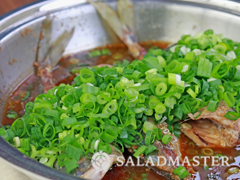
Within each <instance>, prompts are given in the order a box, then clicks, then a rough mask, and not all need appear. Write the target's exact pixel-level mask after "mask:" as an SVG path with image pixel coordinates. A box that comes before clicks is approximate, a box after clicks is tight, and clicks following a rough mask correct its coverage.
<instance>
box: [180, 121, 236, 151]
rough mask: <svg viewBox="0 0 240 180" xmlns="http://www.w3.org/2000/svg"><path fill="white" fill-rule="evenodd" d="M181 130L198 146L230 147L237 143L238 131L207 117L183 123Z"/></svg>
mask: <svg viewBox="0 0 240 180" xmlns="http://www.w3.org/2000/svg"><path fill="white" fill-rule="evenodd" d="M181 131H182V132H183V133H184V134H185V135H186V136H188V137H189V138H190V139H192V140H193V141H194V142H195V143H196V144H197V145H198V146H199V147H210V148H213V147H221V148H230V147H235V146H236V145H237V144H238V138H239V132H238V131H236V130H234V129H232V128H230V127H226V126H223V125H221V124H217V123H215V122H213V121H211V120H208V119H202V120H197V121H196V120H195V121H194V120H192V121H188V122H186V123H183V124H181Z"/></svg>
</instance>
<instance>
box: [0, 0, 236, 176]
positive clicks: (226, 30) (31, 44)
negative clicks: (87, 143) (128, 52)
mask: <svg viewBox="0 0 240 180" xmlns="http://www.w3.org/2000/svg"><path fill="white" fill-rule="evenodd" d="M107 2H108V3H109V4H110V5H111V6H112V7H115V5H116V2H115V1H110V0H109V1H107ZM134 12H135V25H136V32H137V36H138V38H139V41H147V40H166V41H170V42H173V43H175V42H176V41H177V40H178V39H179V38H180V37H181V35H183V34H192V35H193V34H196V33H197V32H202V31H204V30H206V29H210V28H211V29H213V30H214V31H215V32H216V33H222V34H224V35H225V36H226V37H228V38H232V39H234V40H236V41H240V36H239V29H240V4H239V3H237V2H234V1H226V0H198V1H197V0H145V1H144V0H135V1H134ZM47 15H48V16H49V17H51V18H53V31H52V41H54V40H55V39H56V38H57V37H58V36H59V35H60V34H61V33H62V32H63V31H64V30H70V29H72V28H73V27H75V33H74V35H73V38H72V40H71V41H70V43H69V45H68V46H67V48H66V50H65V52H64V54H69V53H74V52H78V51H82V50H86V49H90V48H94V47H97V46H101V45H105V44H106V43H115V42H117V41H118V39H117V38H116V37H114V38H112V35H111V34H108V33H107V32H106V30H105V28H104V26H103V25H102V22H101V20H100V19H99V17H98V14H97V13H96V11H95V9H94V8H93V7H92V6H91V5H90V4H88V3H86V1H85V0H67V1H66V0H58V1H42V2H39V3H36V4H32V5H31V6H27V7H25V8H22V9H20V10H18V11H15V12H13V13H10V14H8V15H7V16H5V17H3V19H1V20H0V98H1V100H0V119H1V116H2V110H3V107H4V104H5V102H6V98H7V97H8V95H9V94H10V93H11V92H12V91H13V89H14V88H15V87H16V85H17V84H18V83H19V82H20V81H22V80H23V79H24V78H25V77H27V75H28V74H30V73H31V72H32V71H33V67H32V63H33V61H34V59H35V51H36V46H37V41H38V35H39V32H40V28H41V22H42V21H43V19H45V18H46V16H47ZM40 56H41V52H40ZM0 144H1V145H0V156H1V157H3V158H4V159H6V160H8V161H9V162H11V163H14V164H15V165H16V166H20V165H21V166H22V168H24V169H27V170H29V171H32V172H34V173H37V174H41V175H43V176H45V177H48V178H51V179H71V176H68V175H64V174H62V173H57V171H55V170H52V169H50V168H47V167H45V166H43V165H40V164H38V163H37V162H34V161H33V160H30V159H26V158H24V157H23V155H22V154H21V153H19V152H17V151H16V150H15V149H14V148H12V147H11V146H10V145H8V144H7V143H6V142H4V141H3V140H2V139H0ZM16 157H17V158H16Z"/></svg>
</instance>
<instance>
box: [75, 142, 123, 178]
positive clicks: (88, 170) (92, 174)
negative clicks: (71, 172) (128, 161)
mask: <svg viewBox="0 0 240 180" xmlns="http://www.w3.org/2000/svg"><path fill="white" fill-rule="evenodd" d="M109 157H110V158H109V159H108V161H107V164H105V166H104V169H103V170H102V171H100V170H97V169H95V168H94V167H92V166H88V167H86V164H88V165H89V164H90V159H88V160H87V162H88V163H87V162H86V161H83V160H86V158H84V159H80V160H79V168H78V169H77V170H76V173H75V175H76V176H78V177H82V178H85V179H92V180H101V179H102V178H103V177H104V175H105V174H106V173H107V172H108V170H109V169H110V167H111V166H112V165H113V164H115V163H116V162H117V161H118V158H121V160H123V161H125V158H124V156H123V154H122V153H121V152H120V151H119V150H118V149H117V148H116V147H114V146H112V153H111V154H109ZM82 164H84V166H85V168H83V166H82ZM79 172H80V173H79ZM82 172H84V174H83V173H82Z"/></svg>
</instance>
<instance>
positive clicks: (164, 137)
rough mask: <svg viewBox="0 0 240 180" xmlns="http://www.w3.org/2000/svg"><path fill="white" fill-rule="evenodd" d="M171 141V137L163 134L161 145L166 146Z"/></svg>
mask: <svg viewBox="0 0 240 180" xmlns="http://www.w3.org/2000/svg"><path fill="white" fill-rule="evenodd" d="M171 140H172V136H171V135H169V134H165V135H164V136H163V138H162V143H163V144H166V145H167V144H168V143H169V142H170V141H171Z"/></svg>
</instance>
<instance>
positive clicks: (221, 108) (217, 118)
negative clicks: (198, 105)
mask: <svg viewBox="0 0 240 180" xmlns="http://www.w3.org/2000/svg"><path fill="white" fill-rule="evenodd" d="M228 111H233V109H231V108H230V107H228V106H227V105H226V103H225V102H224V101H221V102H220V103H219V105H218V108H217V109H216V111H215V112H211V111H208V110H207V107H203V108H202V109H200V110H199V112H197V113H195V114H192V113H189V114H188V116H189V117H190V118H191V119H192V120H199V119H210V120H212V121H214V122H216V123H217V124H221V125H223V126H226V127H230V128H232V129H234V130H236V131H238V132H240V118H239V119H237V120H236V121H231V120H229V119H227V118H225V117H224V115H225V114H226V113H227V112H228ZM200 113H201V114H200ZM199 114H200V116H199Z"/></svg>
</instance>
